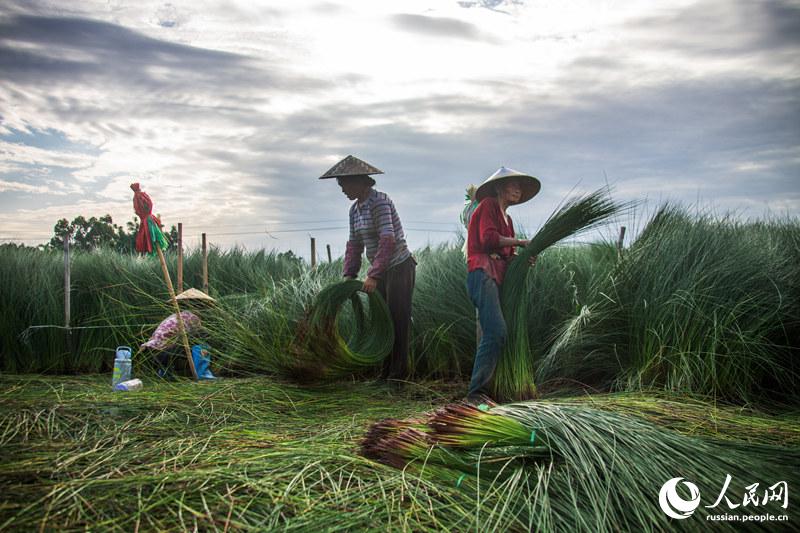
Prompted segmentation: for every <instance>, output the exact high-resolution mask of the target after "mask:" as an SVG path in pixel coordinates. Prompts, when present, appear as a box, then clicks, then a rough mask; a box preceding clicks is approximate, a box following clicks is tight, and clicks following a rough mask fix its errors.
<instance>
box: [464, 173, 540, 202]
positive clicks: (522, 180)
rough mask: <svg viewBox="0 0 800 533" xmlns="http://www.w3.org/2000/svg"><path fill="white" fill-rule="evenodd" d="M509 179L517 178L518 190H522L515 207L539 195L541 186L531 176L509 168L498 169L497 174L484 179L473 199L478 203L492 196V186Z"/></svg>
mask: <svg viewBox="0 0 800 533" xmlns="http://www.w3.org/2000/svg"><path fill="white" fill-rule="evenodd" d="M509 178H517V179H518V182H519V185H520V188H521V189H522V196H520V198H519V202H517V203H516V204H515V205H518V204H523V203H525V202H527V201H528V200H530V199H531V198H533V197H534V196H536V195H537V194H538V193H539V189H541V188H542V184H541V183H540V182H539V180H538V179H536V178H534V177H533V176H531V175H529V174H523V173H522V172H519V171H518V170H514V169H511V168H507V167H500V168H499V169H497V172H495V173H494V174H492V175H491V176H489V177H488V178H486V181H484V182H483V183H481V186H480V187H478V190H477V192H476V193H475V199H476V200H478V201H479V202H480V201H481V200H483V199H484V198H486V197H487V196H492V194H493V189H494V185H496V184H497V183H499V182H501V181H503V180H506V179H509Z"/></svg>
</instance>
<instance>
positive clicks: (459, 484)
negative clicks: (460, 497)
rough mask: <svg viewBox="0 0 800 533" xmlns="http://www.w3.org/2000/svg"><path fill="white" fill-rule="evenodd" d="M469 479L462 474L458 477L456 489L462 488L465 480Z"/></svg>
mask: <svg viewBox="0 0 800 533" xmlns="http://www.w3.org/2000/svg"><path fill="white" fill-rule="evenodd" d="M465 477H467V475H466V474H461V475H460V476H458V481H456V488H459V487H461V482H462V481H464V478H465Z"/></svg>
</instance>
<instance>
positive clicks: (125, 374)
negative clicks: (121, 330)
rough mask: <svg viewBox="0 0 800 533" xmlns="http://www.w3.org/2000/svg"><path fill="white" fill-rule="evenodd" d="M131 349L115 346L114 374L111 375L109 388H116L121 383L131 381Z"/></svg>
mask: <svg viewBox="0 0 800 533" xmlns="http://www.w3.org/2000/svg"><path fill="white" fill-rule="evenodd" d="M131 353H132V350H131V347H130V346H117V352H116V357H115V359H114V373H113V374H112V375H111V386H112V387H116V386H117V385H118V384H120V383H122V382H123V381H128V380H130V379H131Z"/></svg>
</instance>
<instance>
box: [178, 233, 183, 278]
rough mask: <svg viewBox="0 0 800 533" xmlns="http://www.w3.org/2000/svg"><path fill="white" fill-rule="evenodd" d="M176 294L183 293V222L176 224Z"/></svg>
mask: <svg viewBox="0 0 800 533" xmlns="http://www.w3.org/2000/svg"><path fill="white" fill-rule="evenodd" d="M178 292H179V293H181V292H183V222H178Z"/></svg>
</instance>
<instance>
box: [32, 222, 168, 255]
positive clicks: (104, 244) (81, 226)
mask: <svg viewBox="0 0 800 533" xmlns="http://www.w3.org/2000/svg"><path fill="white" fill-rule="evenodd" d="M138 232H139V222H138V221H133V220H129V221H128V222H126V223H125V225H124V226H120V225H117V224H114V221H113V220H112V219H111V215H104V216H101V217H99V218H97V217H91V218H89V219H88V220H87V219H86V217H84V216H77V217H75V218H74V219H73V220H72V222H69V221H68V220H67V219H66V218H62V219H61V220H59V221H58V222H56V224H55V226H53V237H52V238H51V239H50V243H49V245H48V246H49V247H50V248H63V247H64V238H65V237H66V236H67V235H70V236H71V241H70V243H71V246H73V247H74V248H76V249H79V250H84V251H89V250H94V249H95V248H111V249H114V250H117V251H118V252H122V253H133V252H135V250H136V234H137V233H138ZM166 235H167V239H168V240H169V243H170V244H169V249H170V250H175V249H177V242H178V228H176V227H175V226H174V225H173V226H172V228H170V230H169V233H167V234H166Z"/></svg>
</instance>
